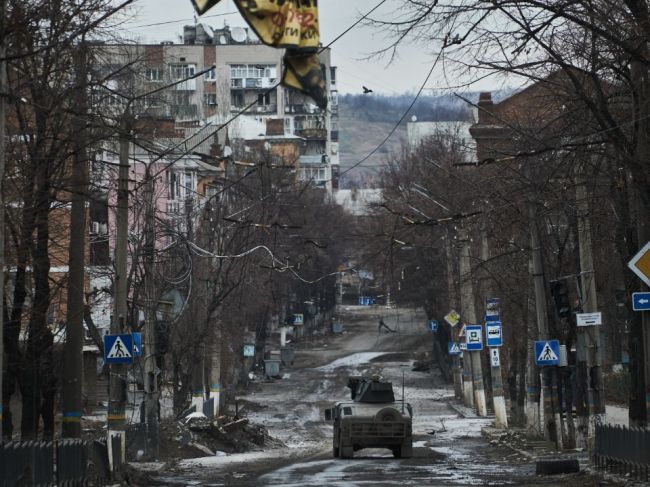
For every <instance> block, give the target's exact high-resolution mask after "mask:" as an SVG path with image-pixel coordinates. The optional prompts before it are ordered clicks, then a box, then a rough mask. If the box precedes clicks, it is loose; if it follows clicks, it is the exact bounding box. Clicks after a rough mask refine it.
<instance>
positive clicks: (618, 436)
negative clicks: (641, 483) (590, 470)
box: [594, 425, 650, 481]
mask: <svg viewBox="0 0 650 487" xmlns="http://www.w3.org/2000/svg"><path fill="white" fill-rule="evenodd" d="M594 464H595V466H596V467H598V468H603V469H607V470H608V471H614V472H615V473H620V474H623V475H628V474H629V476H634V477H635V478H637V479H640V480H645V481H648V480H650V476H649V473H650V472H649V470H650V430H648V429H644V428H627V427H624V426H611V425H597V426H596V441H595V447H594Z"/></svg>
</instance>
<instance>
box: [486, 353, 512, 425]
mask: <svg viewBox="0 0 650 487" xmlns="http://www.w3.org/2000/svg"><path fill="white" fill-rule="evenodd" d="M494 356H496V360H494V358H493V357H494ZM490 364H491V366H492V367H491V371H492V403H493V405H494V424H495V426H496V427H497V428H507V427H508V414H507V412H506V400H505V397H504V396H503V378H502V376H501V360H500V357H499V348H498V347H492V348H490Z"/></svg>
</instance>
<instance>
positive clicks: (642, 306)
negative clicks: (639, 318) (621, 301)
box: [632, 293, 650, 311]
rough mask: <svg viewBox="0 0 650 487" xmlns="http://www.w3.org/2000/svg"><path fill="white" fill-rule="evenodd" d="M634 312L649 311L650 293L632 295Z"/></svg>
mask: <svg viewBox="0 0 650 487" xmlns="http://www.w3.org/2000/svg"><path fill="white" fill-rule="evenodd" d="M632 309H633V310H634V311H650V293H632Z"/></svg>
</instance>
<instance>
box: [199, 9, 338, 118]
mask: <svg viewBox="0 0 650 487" xmlns="http://www.w3.org/2000/svg"><path fill="white" fill-rule="evenodd" d="M219 2H220V0H192V3H193V4H194V8H195V9H196V11H197V12H198V13H199V15H202V14H204V13H205V12H207V11H208V10H209V9H210V8H212V7H213V6H215V5H216V4H218V3H219ZM234 2H235V5H237V8H238V9H239V11H240V12H241V14H242V16H243V17H244V19H245V20H246V22H247V23H248V24H249V25H250V26H251V28H252V29H253V31H254V32H255V34H256V35H257V37H259V38H260V40H261V41H262V42H263V43H264V44H267V45H269V46H273V47H278V48H285V49H287V53H286V55H285V57H284V63H285V69H284V75H283V77H282V84H284V85H285V86H288V87H290V88H294V89H297V90H299V91H302V92H303V93H305V94H307V95H309V96H310V97H311V98H313V99H314V101H315V102H316V104H317V105H318V106H319V107H321V108H325V107H326V106H327V95H326V89H325V84H326V83H325V78H324V76H323V72H322V69H321V64H320V61H319V59H318V55H317V51H318V48H319V45H320V27H319V23H318V0H234Z"/></svg>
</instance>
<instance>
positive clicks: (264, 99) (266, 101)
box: [257, 93, 271, 106]
mask: <svg viewBox="0 0 650 487" xmlns="http://www.w3.org/2000/svg"><path fill="white" fill-rule="evenodd" d="M257 104H258V105H260V106H261V105H270V104H271V94H270V93H260V94H259V95H257Z"/></svg>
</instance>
